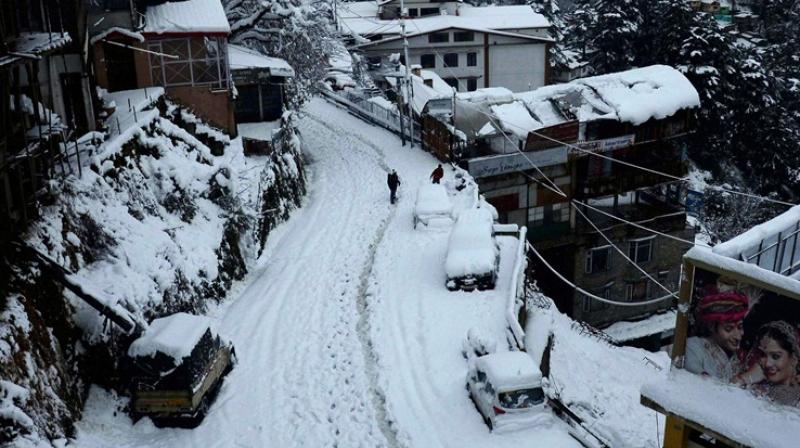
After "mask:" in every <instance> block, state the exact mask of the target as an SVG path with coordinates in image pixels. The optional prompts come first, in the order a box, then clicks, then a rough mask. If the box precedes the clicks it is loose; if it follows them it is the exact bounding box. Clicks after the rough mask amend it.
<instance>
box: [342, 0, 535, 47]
mask: <svg viewBox="0 0 800 448" xmlns="http://www.w3.org/2000/svg"><path fill="white" fill-rule="evenodd" d="M344 5H345V6H341V7H340V8H339V21H340V22H341V26H342V31H344V32H347V33H355V34H358V35H367V34H375V33H378V34H382V35H399V34H400V22H399V20H382V19H379V18H378V5H377V4H376V3H375V2H371V1H370V2H352V3H345V4H344ZM549 26H550V22H548V20H547V18H546V17H544V16H543V15H541V14H538V13H536V12H534V11H533V8H531V7H530V6H525V5H512V6H485V7H477V6H472V5H469V4H462V5H459V6H458V14H457V15H438V16H427V17H420V18H416V19H413V20H410V21H408V22H407V24H406V27H407V29H408V30H409V31H410V32H411V33H429V32H432V31H436V30H441V29H446V28H452V27H456V28H462V29H471V30H476V31H487V30H500V31H502V30H508V31H513V32H514V34H515V35H519V34H517V33H518V32H519V30H534V29H545V28H548V27H549ZM528 37H530V36H528ZM547 40H549V39H547Z"/></svg>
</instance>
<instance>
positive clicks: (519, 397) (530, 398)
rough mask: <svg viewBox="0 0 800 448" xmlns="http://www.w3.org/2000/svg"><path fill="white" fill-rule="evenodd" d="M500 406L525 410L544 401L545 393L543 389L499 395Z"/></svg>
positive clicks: (514, 391)
mask: <svg viewBox="0 0 800 448" xmlns="http://www.w3.org/2000/svg"><path fill="white" fill-rule="evenodd" d="M498 398H499V399H500V406H502V407H503V408H506V409H524V408H529V407H531V406H533V405H537V404H539V403H541V402H542V401H544V391H542V388H541V387H536V388H533V389H522V390H513V391H511V392H502V393H500V394H499V396H498Z"/></svg>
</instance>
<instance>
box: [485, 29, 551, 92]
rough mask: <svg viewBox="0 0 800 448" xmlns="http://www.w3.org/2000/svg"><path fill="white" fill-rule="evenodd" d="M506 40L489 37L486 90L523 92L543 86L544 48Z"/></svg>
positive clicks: (543, 46)
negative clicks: (504, 88) (493, 88)
mask: <svg viewBox="0 0 800 448" xmlns="http://www.w3.org/2000/svg"><path fill="white" fill-rule="evenodd" d="M504 40H505V41H506V42H503V41H504ZM498 41H499V42H498ZM510 41H511V40H510V39H508V38H497V37H495V36H492V35H490V36H489V87H506V88H508V89H509V90H511V91H512V92H524V91H527V90H533V89H535V88H537V87H541V86H543V85H545V81H546V66H547V52H546V45H545V44H534V45H531V44H530V43H511V42H510Z"/></svg>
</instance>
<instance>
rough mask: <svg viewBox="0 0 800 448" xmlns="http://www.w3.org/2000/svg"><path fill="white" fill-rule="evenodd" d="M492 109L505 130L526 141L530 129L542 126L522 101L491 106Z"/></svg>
mask: <svg viewBox="0 0 800 448" xmlns="http://www.w3.org/2000/svg"><path fill="white" fill-rule="evenodd" d="M491 110H492V114H493V115H494V116H495V117H497V121H499V124H500V126H501V127H502V128H503V131H505V132H507V133H511V134H513V135H514V136H515V137H517V138H518V139H520V140H523V141H524V140H526V139H527V138H528V131H529V130H533V129H538V128H540V127H542V124H541V123H539V122H538V121H536V120H535V119H534V118H533V117H531V115H530V114H529V113H528V109H526V108H525V105H524V104H523V103H522V102H520V101H515V102H513V103H508V104H500V105H496V106H491Z"/></svg>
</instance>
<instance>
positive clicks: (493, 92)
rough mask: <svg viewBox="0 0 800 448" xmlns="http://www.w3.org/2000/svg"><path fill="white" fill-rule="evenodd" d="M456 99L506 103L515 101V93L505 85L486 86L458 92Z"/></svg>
mask: <svg viewBox="0 0 800 448" xmlns="http://www.w3.org/2000/svg"><path fill="white" fill-rule="evenodd" d="M456 99H458V100H461V101H469V102H471V103H488V104H504V103H510V102H512V101H514V93H513V92H512V91H510V90H508V89H506V88H505V87H485V88H482V89H478V90H474V91H472V92H458V93H457V94H456Z"/></svg>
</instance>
